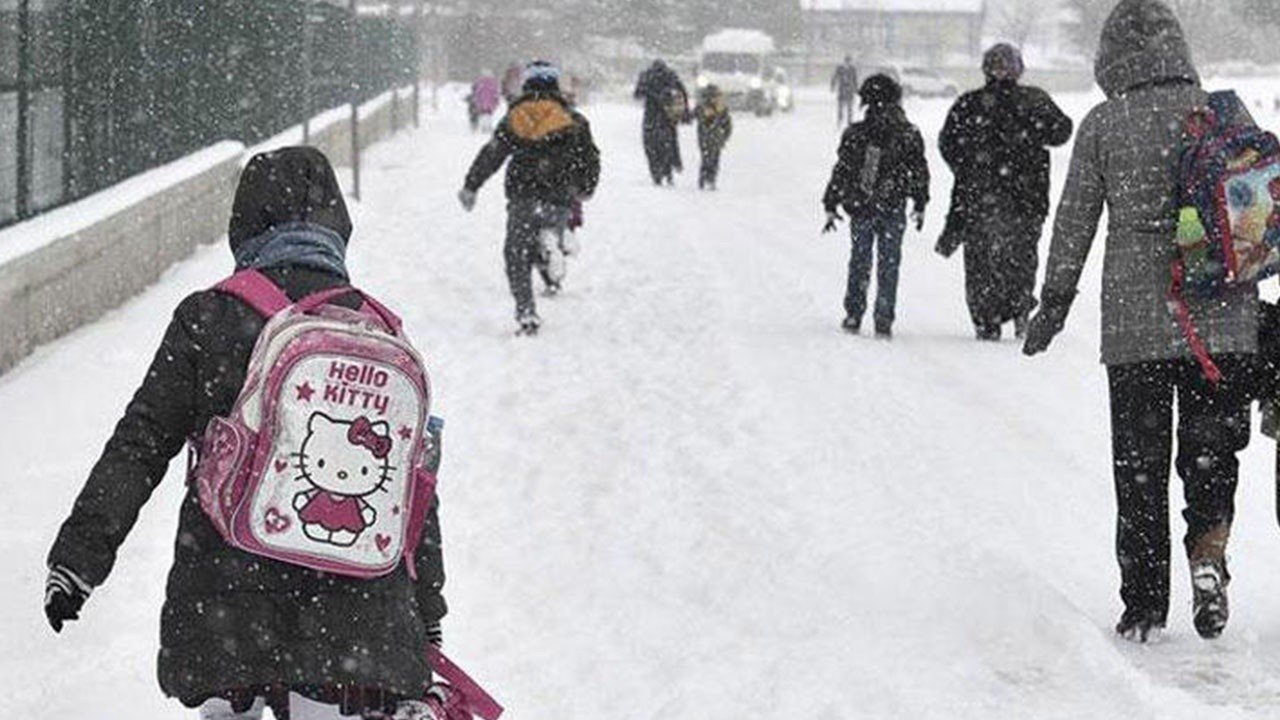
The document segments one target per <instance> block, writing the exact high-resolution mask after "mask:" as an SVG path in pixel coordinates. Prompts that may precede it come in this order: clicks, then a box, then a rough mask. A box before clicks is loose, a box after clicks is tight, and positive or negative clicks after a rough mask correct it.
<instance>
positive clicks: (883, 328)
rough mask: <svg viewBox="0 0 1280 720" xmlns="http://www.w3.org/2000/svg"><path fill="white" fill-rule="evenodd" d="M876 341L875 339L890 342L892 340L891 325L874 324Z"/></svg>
mask: <svg viewBox="0 0 1280 720" xmlns="http://www.w3.org/2000/svg"><path fill="white" fill-rule="evenodd" d="M876 339H877V340H892V339H893V326H892V325H890V324H889V323H876Z"/></svg>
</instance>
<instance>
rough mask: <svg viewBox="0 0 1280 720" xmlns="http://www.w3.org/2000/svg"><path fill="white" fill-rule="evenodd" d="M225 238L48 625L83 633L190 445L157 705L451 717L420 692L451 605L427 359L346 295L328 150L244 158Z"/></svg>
mask: <svg viewBox="0 0 1280 720" xmlns="http://www.w3.org/2000/svg"><path fill="white" fill-rule="evenodd" d="M228 234H229V237H230V243H231V251H232V254H233V255H234V257H235V265H236V270H237V272H236V274H235V275H233V276H232V277H231V278H229V279H228V280H227V281H224V282H223V283H220V284H219V285H218V286H217V287H215V288H213V289H210V290H204V291H200V292H197V293H195V294H193V295H191V296H189V297H188V298H186V299H185V300H184V301H183V302H182V303H181V304H180V305H179V306H178V308H177V310H176V311H175V312H174V315H173V319H172V320H171V322H170V324H169V328H168V330H167V332H166V333H165V336H164V339H163V341H162V342H161V344H160V348H159V349H158V350H157V351H156V354H155V359H154V360H153V361H152V364H151V367H150V369H149V370H148V372H147V374H146V377H145V379H144V380H143V382H142V385H141V386H140V387H139V388H138V390H137V392H136V393H135V394H134V396H133V400H132V401H131V402H130V403H129V406H128V408H127V409H126V410H125V413H124V417H123V418H121V420H120V422H119V423H118V424H117V426H116V429H115V433H114V434H113V435H112V436H111V439H110V440H109V441H108V442H107V445H106V448H105V449H104V450H103V453H102V456H101V458H100V459H99V460H98V462H97V464H96V465H95V466H94V468H93V471H92V473H91V474H90V475H89V479H88V481H87V482H86V483H85V486H84V489H83V490H82V491H81V493H80V495H79V497H78V498H77V500H76V503H75V506H74V508H73V509H72V511H71V515H70V517H68V518H67V520H66V522H65V523H64V524H63V525H62V528H61V530H60V531H59V533H58V537H57V540H56V541H55V543H54V545H53V548H52V550H51V551H50V553H49V560H48V562H49V568H50V571H49V580H48V584H47V591H46V596H45V612H46V615H47V616H48V619H49V623H50V624H51V625H52V627H53V629H54V630H56V631H61V629H62V627H63V623H65V622H67V621H69V620H75V619H77V617H78V614H79V611H80V610H81V607H82V606H83V605H84V603H85V601H86V600H87V599H88V598H89V596H90V594H91V592H92V590H93V588H95V587H96V586H98V585H101V584H102V583H103V582H104V581H105V580H106V579H107V576H108V575H109V574H110V572H111V569H112V566H113V565H114V564H115V560H116V554H117V551H118V550H119V548H120V545H121V544H122V543H123V542H124V540H125V537H126V535H127V534H128V533H129V530H130V529H131V528H132V527H133V524H134V522H135V521H136V520H137V517H138V513H139V511H140V510H141V509H142V506H143V504H145V503H146V501H147V499H148V498H149V497H150V495H151V493H152V491H153V490H154V489H155V487H156V485H157V484H158V483H159V482H160V481H161V479H162V478H163V477H164V475H165V471H166V469H167V467H168V465H169V461H170V459H171V458H173V456H174V455H176V454H177V453H178V452H179V451H180V450H181V449H182V446H183V444H184V443H186V442H187V441H188V439H192V440H191V442H192V444H193V449H194V450H195V451H196V452H197V455H198V460H199V463H198V465H197V466H196V467H195V469H194V471H193V472H192V473H191V476H190V479H189V482H188V485H187V490H186V499H185V500H184V502H183V504H182V509H181V513H180V516H179V520H178V535H177V542H176V543H175V544H174V558H173V566H172V569H171V570H170V572H169V579H168V584H167V587H166V593H165V595H166V596H165V603H164V609H163V611H162V613H161V621H160V622H161V627H160V644H161V647H160V653H159V673H158V674H159V681H160V686H161V689H162V690H163V691H164V693H165V694H166V695H168V696H171V697H174V698H176V699H178V700H179V701H180V702H182V703H183V704H184V705H186V706H187V707H191V708H199V709H200V717H201V718H207V719H213V718H259V717H261V716H262V712H263V708H264V706H270V707H272V709H273V713H274V714H275V715H276V717H277V718H280V717H292V718H293V719H294V720H299V719H300V718H337V717H339V713H342V714H348V715H349V714H356V713H363V714H365V715H366V716H368V717H379V716H381V717H402V718H407V717H425V718H432V717H437V716H439V717H443V716H442V715H440V707H439V705H440V701H439V700H438V699H437V700H436V701H434V702H435V705H434V706H433V705H432V702H433V701H431V699H430V698H429V697H426V696H424V688H426V687H427V686H428V684H429V682H430V679H431V672H432V663H431V662H430V661H429V659H428V658H429V657H430V656H431V654H432V653H434V652H435V651H434V650H432V649H430V648H429V642H434V643H439V641H440V619H441V618H442V617H443V616H444V614H445V602H444V599H443V597H442V596H441V588H442V586H443V583H444V574H443V569H442V562H441V552H440V534H439V526H438V522H437V518H436V510H435V501H434V473H433V470H432V468H433V466H434V464H435V462H438V447H439V442H438V440H439V438H438V433H437V435H436V436H434V437H432V436H428V435H427V429H426V428H425V427H424V424H425V420H426V417H427V416H426V413H427V409H428V408H427V406H428V402H429V392H428V385H427V382H426V376H425V373H424V371H423V369H422V365H421V362H420V360H419V357H418V355H417V353H416V351H414V350H413V348H412V346H411V345H409V343H408V341H407V340H405V339H404V336H403V332H402V331H401V329H400V325H399V321H398V320H397V319H396V318H395V316H394V315H392V314H391V313H390V311H388V310H386V309H385V308H383V307H382V306H381V305H379V304H378V303H377V302H376V301H374V300H373V299H371V298H368V297H367V296H365V295H363V294H362V293H360V292H359V291H357V290H354V289H353V288H351V287H350V286H349V284H348V282H349V281H348V275H347V267H346V261H345V258H346V251H347V243H348V240H349V238H350V236H351V221H350V219H349V217H348V215H347V209H346V206H345V204H344V202H343V198H342V194H341V191H340V190H339V187H338V183H337V181H336V179H335V177H334V174H333V170H332V168H331V167H330V165H329V163H328V161H327V160H326V159H325V157H324V155H322V154H321V153H320V152H319V151H317V150H315V149H314V148H285V149H283V150H278V151H275V152H271V153H265V154H260V155H257V156H255V157H254V158H253V159H252V160H251V161H250V162H249V164H248V166H247V167H246V168H245V170H244V173H243V175H242V176H241V178H240V185H239V188H238V190H237V191H236V196H235V201H234V205H233V210H232V217H231V224H230V229H229V233H228ZM338 336H341V337H340V338H339V337H338ZM246 378H248V379H247V381H246ZM433 455H434V458H433ZM436 694H437V695H444V694H448V690H447V688H446V689H443V690H438V691H437V692H436ZM454 702H457V700H456V699H455V700H454ZM290 713H291V714H290ZM413 713H417V715H414V714H413Z"/></svg>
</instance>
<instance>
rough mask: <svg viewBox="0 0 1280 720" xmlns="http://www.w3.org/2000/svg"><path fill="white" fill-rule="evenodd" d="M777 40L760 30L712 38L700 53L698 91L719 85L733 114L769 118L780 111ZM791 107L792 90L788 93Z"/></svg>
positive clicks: (732, 31) (730, 32)
mask: <svg viewBox="0 0 1280 720" xmlns="http://www.w3.org/2000/svg"><path fill="white" fill-rule="evenodd" d="M776 54H777V47H776V46H775V45H774V43H773V38H771V37H769V35H768V34H766V33H763V32H761V31H759V30H743V29H729V30H721V31H720V32H717V33H713V34H711V35H708V36H707V37H706V38H705V39H704V40H703V41H702V47H701V49H700V50H699V52H698V89H699V90H701V89H702V88H705V87H707V86H708V85H715V86H717V87H719V88H720V90H721V92H723V93H724V96H725V101H726V102H727V104H728V105H729V107H730V109H733V110H749V111H751V112H754V113H755V114H757V115H769V114H770V113H772V112H773V111H774V110H777V109H779V98H778V94H779V92H778V91H779V84H778V74H777V69H776V68H774V67H773V59H774V56H775V55H776ZM785 94H786V95H787V96H788V97H787V100H788V103H787V104H788V105H789V104H790V102H789V100H790V89H789V88H788V89H787V90H786V93H785Z"/></svg>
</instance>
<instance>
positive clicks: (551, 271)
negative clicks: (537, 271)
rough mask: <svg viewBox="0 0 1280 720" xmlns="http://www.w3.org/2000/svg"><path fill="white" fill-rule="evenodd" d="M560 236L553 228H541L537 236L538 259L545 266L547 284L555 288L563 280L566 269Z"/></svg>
mask: <svg viewBox="0 0 1280 720" xmlns="http://www.w3.org/2000/svg"><path fill="white" fill-rule="evenodd" d="M560 242H561V236H560V234H559V233H557V232H556V231H554V230H543V231H542V232H541V233H540V234H539V236H538V260H539V262H540V263H541V264H542V267H543V268H545V270H546V274H547V279H548V280H549V281H550V282H549V283H548V284H549V285H550V284H554V285H556V286H557V288H558V287H559V285H560V282H561V281H562V280H564V275H565V272H566V270H567V269H568V268H567V267H566V265H565V261H564V250H562V249H561V247H560Z"/></svg>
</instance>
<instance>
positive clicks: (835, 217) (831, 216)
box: [822, 208, 844, 234]
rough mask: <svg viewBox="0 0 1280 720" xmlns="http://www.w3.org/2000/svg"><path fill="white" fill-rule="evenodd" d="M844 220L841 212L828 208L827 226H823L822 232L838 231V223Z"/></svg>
mask: <svg viewBox="0 0 1280 720" xmlns="http://www.w3.org/2000/svg"><path fill="white" fill-rule="evenodd" d="M843 219H844V218H842V217H840V211H839V210H837V209H835V208H827V224H826V225H823V226H822V232H823V233H824V234H825V233H829V232H835V231H836V223H838V222H840V221H841V220H843Z"/></svg>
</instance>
